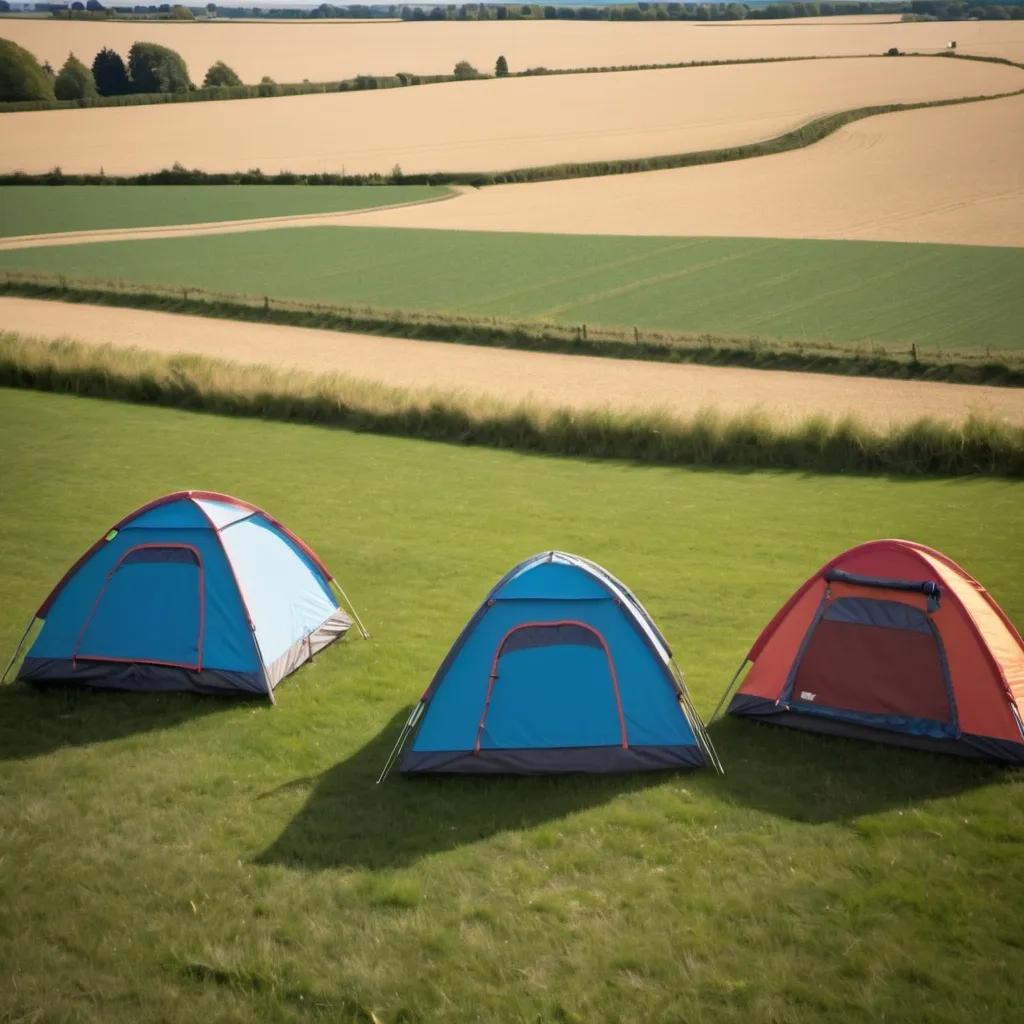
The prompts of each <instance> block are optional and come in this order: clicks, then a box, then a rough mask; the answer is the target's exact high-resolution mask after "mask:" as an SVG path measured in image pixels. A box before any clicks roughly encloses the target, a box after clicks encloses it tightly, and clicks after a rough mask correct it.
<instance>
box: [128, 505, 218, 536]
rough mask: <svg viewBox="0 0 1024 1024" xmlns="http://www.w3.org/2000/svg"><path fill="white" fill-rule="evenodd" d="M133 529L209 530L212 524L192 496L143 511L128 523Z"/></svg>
mask: <svg viewBox="0 0 1024 1024" xmlns="http://www.w3.org/2000/svg"><path fill="white" fill-rule="evenodd" d="M128 525H129V528H131V529H133V530H182V529H200V530H208V529H209V528H210V524H209V523H208V522H207V521H206V517H205V516H204V515H203V513H202V512H201V511H200V510H199V509H198V508H196V505H195V502H193V501H192V500H191V499H190V498H180V499H179V500H178V501H169V502H168V503H167V504H166V505H157V506H156V508H151V509H150V510H149V511H148V512H143V513H142V515H141V516H139V517H138V519H133V520H132V521H131V523H129V524H128Z"/></svg>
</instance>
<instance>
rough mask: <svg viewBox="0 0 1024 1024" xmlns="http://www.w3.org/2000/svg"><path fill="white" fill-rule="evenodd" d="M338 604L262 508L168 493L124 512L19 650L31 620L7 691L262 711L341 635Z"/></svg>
mask: <svg viewBox="0 0 1024 1024" xmlns="http://www.w3.org/2000/svg"><path fill="white" fill-rule="evenodd" d="M339 596H340V597H344V592H343V591H342V590H341V588H340V586H339V585H338V583H337V581H336V580H335V579H334V577H333V576H332V575H331V573H330V572H329V571H328V569H327V567H326V566H325V565H324V564H323V562H322V561H321V560H320V559H319V558H318V557H317V556H316V555H315V554H314V553H313V551H312V550H311V549H310V548H309V547H308V546H307V545H306V544H304V543H303V542H302V541H301V540H299V538H298V537H296V536H295V534H293V533H292V532H291V531H290V530H288V529H287V527H285V526H283V525H282V524H281V523H279V522H278V521H277V520H276V519H274V518H272V517H271V516H269V515H267V513H266V512H264V511H263V510H262V509H259V508H257V507H256V506H255V505H250V504H249V503H248V502H244V501H240V500H239V499H237V498H232V497H229V496H228V495H226V494H216V493H213V492H209V491H179V492H176V493H174V494H169V495H167V496H166V497H163V498H158V499H157V500H156V501H152V502H150V503H149V504H147V505H144V506H142V508H139V509H136V511H134V512H133V513H132V514H131V515H129V516H127V517H126V518H124V519H122V520H121V521H120V522H119V523H117V524H116V525H115V526H114V527H113V528H112V529H111V530H109V531H108V532H107V533H106V534H104V536H103V537H101V538H100V539H99V540H98V541H97V542H96V543H95V544H94V545H93V546H92V547H91V548H89V550H88V551H86V553H85V554H84V555H83V556H82V557H81V558H80V559H79V560H78V561H77V562H76V563H75V564H74V565H73V566H72V567H71V568H70V569H69V570H68V572H67V573H66V574H65V575H64V577H63V579H61V581H60V582H59V583H58V584H57V586H56V587H54V589H53V590H52V591H51V593H50V595H49V596H48V597H47V598H46V600H45V601H44V602H43V603H42V605H41V606H40V608H39V610H38V611H37V612H36V616H35V618H34V619H33V623H32V624H30V626H29V630H27V631H26V635H25V637H23V638H22V645H23V644H24V641H25V639H27V637H28V634H29V632H31V631H32V628H33V626H34V625H35V624H36V623H38V622H39V621H40V620H41V623H42V625H41V628H40V629H39V631H38V633H37V634H36V636H35V639H34V640H33V642H32V644H31V646H30V647H29V650H28V652H27V654H26V656H25V659H24V661H23V662H22V664H21V667H20V668H19V670H18V674H17V678H18V679H20V680H24V681H25V682H30V683H37V684H43V683H78V684H82V685H85V686H93V687H100V688H104V689H117V690H149V691H153V690H158V691H168V690H192V691H195V692H201V693H249V694H263V695H266V696H269V697H270V698H271V700H273V698H274V687H275V686H276V685H277V684H278V683H279V682H280V681H281V680H282V679H283V678H284V677H285V676H287V675H289V674H290V673H291V672H294V671H295V669H297V668H298V667H299V666H300V665H302V664H303V663H304V662H305V661H307V660H309V659H310V658H312V657H313V655H315V654H316V653H317V652H318V651H320V650H322V649H323V648H324V647H326V646H327V645H328V644H330V643H333V642H334V641H335V640H338V639H340V638H341V637H343V636H344V635H345V634H346V633H347V632H348V630H349V628H350V627H351V625H352V620H351V619H350V618H349V616H348V614H346V612H345V610H344V609H343V608H342V606H341V602H340V601H339ZM346 602H347V599H346ZM349 607H350V608H351V605H349ZM352 614H353V615H354V616H355V612H354V611H353V613H352ZM356 622H357V623H358V622H359V619H358V616H356ZM359 628H360V631H361V632H362V633H363V635H364V636H365V635H367V634H366V632H365V630H363V627H362V624H361V623H359ZM22 645H19V650H20V647H21V646H22ZM17 653H18V652H15V659H16V658H17ZM13 661H14V659H12V664H13ZM8 668H10V666H8ZM5 674H6V673H5Z"/></svg>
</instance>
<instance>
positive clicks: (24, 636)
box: [0, 615, 37, 683]
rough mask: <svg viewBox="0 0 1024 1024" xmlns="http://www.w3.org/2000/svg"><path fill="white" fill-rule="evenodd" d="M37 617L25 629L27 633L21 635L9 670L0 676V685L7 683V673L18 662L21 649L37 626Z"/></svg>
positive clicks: (8, 664) (8, 663) (6, 669)
mask: <svg viewBox="0 0 1024 1024" xmlns="http://www.w3.org/2000/svg"><path fill="white" fill-rule="evenodd" d="M36 618H37V616H35V615H33V616H32V618H31V619H30V620H29V623H28V625H27V626H26V627H25V632H24V633H22V634H21V639H20V640H19V641H18V646H17V647H15V648H14V653H13V654H12V655H11V660H10V661H9V662H7V668H5V669H4V674H3V675H2V676H0V683H5V682H7V673H8V672H10V671H11V668H12V667H13V666H14V663H15V662H16V661H17V660H18V655H19V654H21V649H22V647H23V646H24V645H25V640H26V639H27V638H28V635H29V633H31V632H32V627H33V626H34V625H35V624H36Z"/></svg>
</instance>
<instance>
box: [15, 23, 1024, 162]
mask: <svg viewBox="0 0 1024 1024" xmlns="http://www.w3.org/2000/svg"><path fill="white" fill-rule="evenodd" d="M211 31H212V29H211ZM285 34H287V33H285ZM1022 86H1024V72H1022V71H1021V70H1020V69H1018V68H1014V67H1008V66H1004V65H994V64H985V63H979V62H976V61H952V60H947V59H945V58H939V57H924V58H907V59H900V60H892V59H889V58H885V57H871V58H864V59H846V60H821V61H798V62H790V63H782V64H747V65H732V66H724V67H705V68H687V69H682V70H665V71H641V72H629V73H620V74H600V75H566V76H559V77H553V78H523V79H510V80H504V81H501V80H490V81H480V82H465V83H453V84H445V85H431V86H420V87H418V88H406V89H388V90H377V91H368V92H358V93H340V94H339V93H333V94H323V95H311V96H297V97H287V98H280V99H261V100H244V101H234V102H220V103H189V104H175V105H168V106H145V107H113V108H102V109H90V110H58V111H39V112H30V113H17V114H4V115H0V116H2V118H3V121H2V124H3V129H4V145H3V147H2V149H0V170H3V171H16V170H21V171H26V172H29V173H39V172H45V171H48V170H50V169H51V168H53V167H57V166H59V167H60V168H62V170H63V171H64V172H65V173H78V172H93V173H95V172H98V171H100V170H101V169H102V170H104V171H105V172H106V173H108V174H134V173H139V172H145V171H155V170H159V169H161V168H164V167H170V166H171V165H172V164H173V163H175V162H180V163H182V164H184V165H185V166H187V167H197V168H201V169H203V170H206V171H235V170H246V169H249V168H256V167H258V168H260V169H261V170H263V171H264V172H266V173H274V172H277V171H304V172H323V171H330V172H341V171H346V172H348V173H368V172H380V173H385V174H387V173H390V172H391V170H392V168H393V167H394V165H396V164H398V165H400V166H401V168H402V170H403V171H404V172H406V173H416V172H424V171H436V170H445V171H486V170H503V169H509V168H516V167H525V166H531V165H538V164H550V163H559V162H563V161H575V160H582V161H589V160H603V159H615V158H619V157H637V156H651V155H656V154H660V153H678V152H686V151H692V150H702V149H714V148H718V147H722V146H731V145H735V144H737V143H743V142H751V141H756V140H759V139H765V138H769V137H771V136H774V135H777V134H779V133H781V132H785V131H787V130H789V129H792V128H795V127H797V126H798V125H800V124H803V123H804V122H806V121H808V120H810V119H811V118H813V117H816V116H819V115H821V114H825V113H831V112H833V111H837V110H843V109H846V108H849V107H857V106H864V105H872V104H881V103H891V102H918V101H924V100H934V99H944V98H953V97H958V96H965V95H978V94H992V93H999V92H1006V91H1010V90H1013V89H1018V88H1021V87H1022Z"/></svg>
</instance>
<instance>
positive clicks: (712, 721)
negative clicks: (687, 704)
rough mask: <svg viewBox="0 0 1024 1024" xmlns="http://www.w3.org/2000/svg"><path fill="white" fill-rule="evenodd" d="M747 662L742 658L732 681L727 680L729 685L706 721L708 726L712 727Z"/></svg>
mask: <svg viewBox="0 0 1024 1024" xmlns="http://www.w3.org/2000/svg"><path fill="white" fill-rule="evenodd" d="M748 660H749V659H748V658H744V659H743V661H741V662H740V667H739V668H738V669H736V674H735V675H734V676H733V677H732V679H730V680H729V685H728V686H727V687H726V688H725V693H723V694H722V699H721V700H720V701H719V702H718V704H717V706H716V707H715V712H714V714H713V715H712V716H711V717H710V718H709V719H708V725H712V724H713V723H714V721H715V719H716V718H718V715H719V713H720V712H721V710H722V708H723V707H724V706H725V702H726V701H727V700H728V699H729V697H730V695H731V694H732V692H733V690H734V689H735V688H736V682H737V680H738V679H739V678H740V675H741V674H742V672H743V670H744V669H745V668H746V667H747V661H748Z"/></svg>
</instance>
